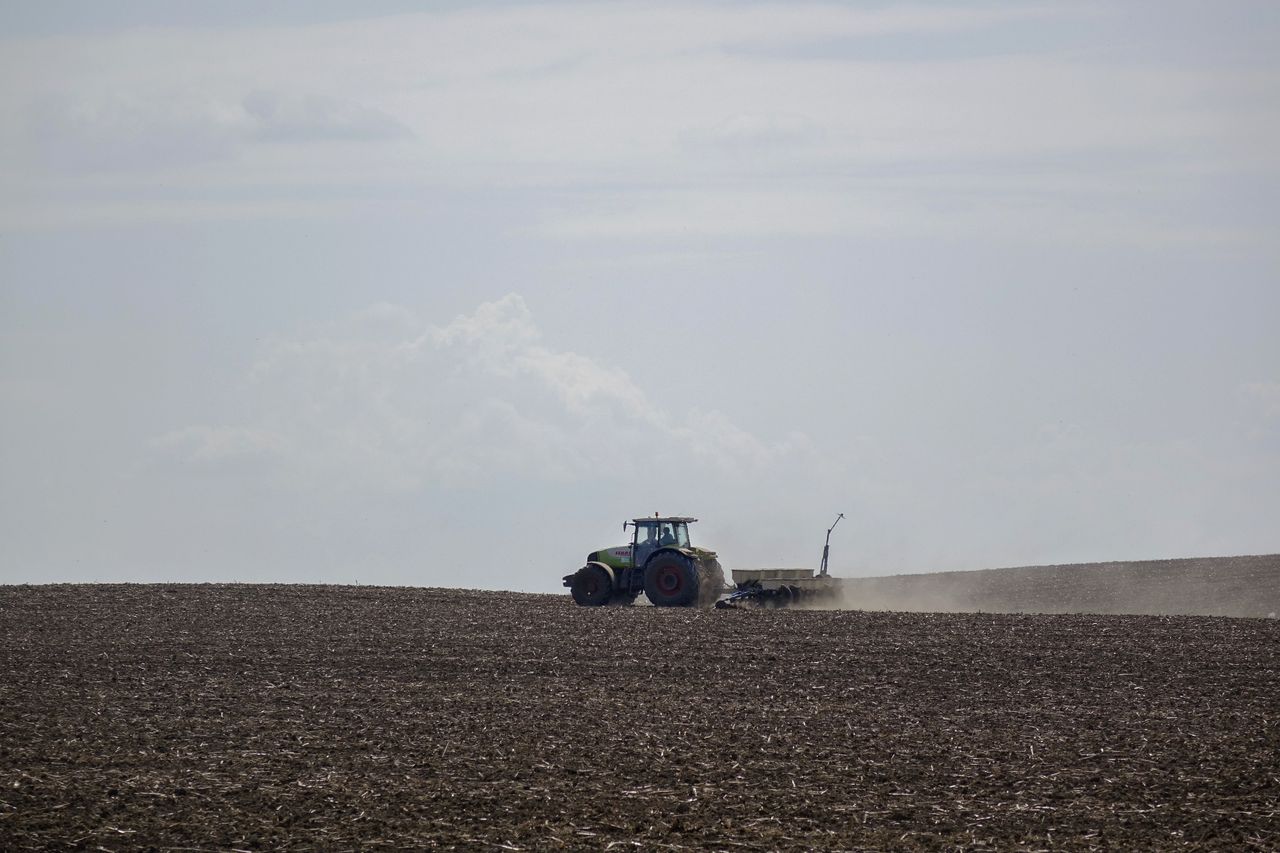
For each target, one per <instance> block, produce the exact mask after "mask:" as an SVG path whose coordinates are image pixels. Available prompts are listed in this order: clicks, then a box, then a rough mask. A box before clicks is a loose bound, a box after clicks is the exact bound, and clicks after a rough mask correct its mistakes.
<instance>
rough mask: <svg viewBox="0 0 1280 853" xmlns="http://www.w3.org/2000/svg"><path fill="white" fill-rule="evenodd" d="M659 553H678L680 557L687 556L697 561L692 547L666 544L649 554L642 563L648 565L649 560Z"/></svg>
mask: <svg viewBox="0 0 1280 853" xmlns="http://www.w3.org/2000/svg"><path fill="white" fill-rule="evenodd" d="M659 554H679V555H680V556H682V557H688V558H689V559H690V560H693V561H694V562H695V563H696V562H698V555H697V553H696V552H695V551H693V550H692V549H690V548H677V547H675V546H674V545H668V546H666V547H665V548H659V549H658V550H656V551H654V552H653V553H652V554H650V555H649V556H648V558H647V559H646V560H645V561H644V564H645V565H646V566H648V565H649V564H650V563H651V562H653V558H654V557H656V556H658V555H659Z"/></svg>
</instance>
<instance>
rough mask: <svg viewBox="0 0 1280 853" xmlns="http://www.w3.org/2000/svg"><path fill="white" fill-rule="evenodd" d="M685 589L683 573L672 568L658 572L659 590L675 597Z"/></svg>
mask: <svg viewBox="0 0 1280 853" xmlns="http://www.w3.org/2000/svg"><path fill="white" fill-rule="evenodd" d="M683 588H684V578H683V577H682V573H681V572H679V571H677V570H675V569H672V568H663V569H662V570H661V571H660V572H658V589H660V590H662V591H663V592H665V593H666V594H667V595H675V594H676V593H678V592H680V590H681V589H683Z"/></svg>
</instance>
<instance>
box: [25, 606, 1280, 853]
mask: <svg viewBox="0 0 1280 853" xmlns="http://www.w3.org/2000/svg"><path fill="white" fill-rule="evenodd" d="M423 846H441V847H450V848H457V849H468V850H471V849H499V848H505V849H516V848H519V849H538V850H544V849H559V848H580V849H613V850H626V849H635V848H640V849H655V850H657V849H666V850H686V849H699V850H706V849H724V850H742V849H758V850H774V849H788V850H790V849H794V850H807V849H881V850H890V849H893V850H897V849H917V848H919V849H940V848H941V849H1000V850H1009V849H1028V850H1029V849H1048V848H1055V849H1056V848H1065V849H1121V850H1133V849H1158V850H1175V849H1187V848H1190V849H1223V850H1242V849H1259V850H1276V849H1280V621H1277V620H1274V619H1272V620H1267V619H1228V618H1215V617H1154V616H1067V615H1054V616H1030V615H1003V616H1001V615H989V614H950V615H928V614H902V613H865V612H854V611H823V612H806V611H772V610H762V611H714V610H706V611H687V610H663V609H657V608H650V607H634V608H601V609H579V608H575V607H573V606H572V605H571V604H570V603H569V601H568V597H567V596H563V597H557V596H534V595H518V594H508V593H478V592H461V591H442V590H423V589H388V588H358V587H303V586H172V587H167V586H47V587H2V588H0V849H5V850H14V849H68V848H76V849H95V848H100V849H107V850H135V849H146V848H151V847H154V848H159V849H202V850H214V849H232V848H234V849H247V850H268V849H315V848H323V849H332V850H344V849H355V848H360V847H379V848H382V847H402V848H419V847H423Z"/></svg>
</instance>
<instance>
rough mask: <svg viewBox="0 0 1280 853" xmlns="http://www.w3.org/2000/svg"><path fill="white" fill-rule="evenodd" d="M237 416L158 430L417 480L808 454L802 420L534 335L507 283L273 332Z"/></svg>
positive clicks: (339, 477) (222, 454)
mask: <svg viewBox="0 0 1280 853" xmlns="http://www.w3.org/2000/svg"><path fill="white" fill-rule="evenodd" d="M248 389H249V391H248V393H249V397H250V398H251V399H250V400H249V401H247V402H248V407H249V408H250V409H251V411H252V415H251V416H250V418H249V421H248V422H247V423H241V424H231V425H196V426H192V427H189V428H186V429H183V430H180V431H178V432H175V433H173V434H170V435H168V436H165V437H164V438H163V442H162V443H163V444H164V445H165V446H166V447H173V446H184V447H186V448H187V452H188V454H189V457H190V458H191V459H192V460H193V461H200V462H202V463H211V462H216V461H218V460H222V459H232V458H234V457H239V456H243V455H245V454H249V453H252V454H256V455H258V456H259V457H262V458H268V457H269V458H271V459H272V460H273V461H274V464H275V467H274V469H273V470H272V475H273V476H276V477H282V478H284V479H285V480H286V481H290V480H297V481H298V482H306V481H309V480H311V479H314V478H319V479H322V480H324V481H325V482H326V483H327V484H328V485H330V486H334V485H343V484H345V485H349V486H359V487H362V488H370V487H372V488H381V489H393V490H397V489H400V490H402V489H417V488H422V487H424V486H426V485H428V484H432V483H454V484H457V483H460V482H474V481H476V480H481V481H489V480H494V479H499V478H502V477H512V476H514V477H517V478H519V477H528V478H534V479H545V480H552V481H575V480H579V479H590V478H591V477H593V476H596V475H598V474H599V472H601V471H606V470H607V471H611V472H614V473H615V474H618V475H626V474H631V475H635V474H637V473H642V472H645V471H650V470H652V469H653V468H655V467H657V466H665V467H666V469H667V470H681V471H699V470H703V471H717V472H738V473H758V472H760V471H763V470H766V469H768V468H770V467H772V466H778V465H782V466H786V465H793V464H796V463H797V462H799V461H803V460H805V459H807V458H809V457H810V455H811V453H812V448H811V447H810V444H809V442H808V440H807V439H806V438H805V436H803V435H801V434H794V435H791V436H788V437H787V438H785V439H784V440H782V441H779V442H774V443H770V442H767V441H764V440H762V439H760V438H758V437H757V436H754V435H752V434H751V433H750V432H748V431H746V430H744V429H742V428H741V427H739V426H737V425H735V424H733V423H732V422H730V421H729V420H728V419H727V418H726V417H725V416H724V415H723V414H721V413H719V412H716V411H714V410H711V411H704V410H700V409H699V408H698V407H696V406H692V405H689V406H679V405H677V404H675V403H671V402H668V403H666V404H660V403H658V402H656V401H655V400H654V399H653V398H651V396H650V395H649V394H648V393H647V392H646V391H645V390H644V389H642V388H641V387H640V386H639V385H637V384H636V383H635V381H634V380H632V379H631V377H630V376H628V375H627V373H626V372H625V371H622V370H619V369H617V368H614V367H610V366H608V365H604V364H601V363H599V362H597V361H595V360H594V359H591V358H589V357H587V356H584V355H581V354H579V353H575V352H571V351H566V350H559V349H556V348H553V347H551V346H548V345H546V344H544V343H543V342H542V334H541V332H540V330H539V329H538V327H537V325H536V323H535V322H534V319H533V316H532V314H531V313H530V311H529V309H528V306H527V305H526V304H525V302H524V300H523V299H522V298H521V297H520V296H518V295H516V294H509V295H507V296H505V297H502V298H501V299H498V300H495V301H492V302H486V303H484V304H482V305H480V306H479V307H478V308H477V309H476V310H475V311H474V312H472V313H471V314H467V315H463V316H460V317H457V318H456V319H454V320H453V321H452V322H450V323H447V324H445V325H443V326H430V325H428V324H426V323H424V322H422V321H420V320H418V319H417V318H415V317H414V316H413V314H412V313H411V312H408V311H406V310H405V309H402V308H397V307H395V306H390V305H378V306H374V307H372V308H370V309H367V310H365V311H363V312H360V313H359V314H357V315H355V316H353V317H350V318H348V319H347V320H346V321H344V322H340V323H335V324H331V325H329V326H327V327H325V328H320V329H316V330H314V331H312V332H311V333H309V334H305V335H299V336H296V337H291V338H281V339H279V340H276V341H274V342H273V343H271V344H270V345H269V346H268V347H267V348H266V350H265V352H264V353H263V355H262V357H261V359H260V360H259V361H258V362H257V363H256V364H255V365H254V367H253V369H252V371H251V373H250V382H249V385H248Z"/></svg>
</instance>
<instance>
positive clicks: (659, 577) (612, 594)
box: [564, 515, 724, 607]
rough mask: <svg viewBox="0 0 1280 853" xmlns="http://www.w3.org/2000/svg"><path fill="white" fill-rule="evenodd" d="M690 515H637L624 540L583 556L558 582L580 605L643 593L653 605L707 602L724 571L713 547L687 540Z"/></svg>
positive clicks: (721, 581) (717, 590)
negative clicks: (583, 562) (627, 541)
mask: <svg viewBox="0 0 1280 853" xmlns="http://www.w3.org/2000/svg"><path fill="white" fill-rule="evenodd" d="M697 520H698V519H696V518H677V517H674V516H673V517H668V518H662V517H659V516H657V515H655V516H654V517H653V518H637V519H634V520H633V521H624V522H623V523H622V529H623V530H624V531H625V530H626V529H627V527H628V526H630V527H631V528H632V530H633V533H632V536H631V544H630V545H619V546H617V547H616V548H605V549H603V550H600V551H593V552H591V553H590V554H588V555H587V564H586V565H585V566H583V567H582V568H580V569H578V571H576V572H574V573H573V574H571V575H566V576H565V579H564V585H565V586H567V587H569V591H570V593H572V595H573V600H574V601H576V602H577V603H578V604H580V605H582V606H583V607H598V606H600V605H602V604H631V603H633V602H634V601H635V600H636V596H637V595H639V594H640V593H642V592H643V593H644V594H645V597H646V598H648V599H649V601H650V603H652V604H653V605H654V606H655V607H710V606H711V605H713V604H715V603H716V600H717V599H718V598H720V594H721V593H722V592H724V570H723V569H721V568H720V561H719V560H717V559H716V554H715V552H714V551H707V550H705V549H702V548H695V547H693V546H692V545H690V544H689V525H690V524H691V523H692V522H695V521H697Z"/></svg>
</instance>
